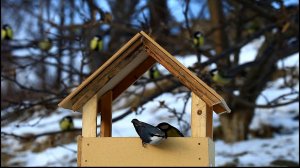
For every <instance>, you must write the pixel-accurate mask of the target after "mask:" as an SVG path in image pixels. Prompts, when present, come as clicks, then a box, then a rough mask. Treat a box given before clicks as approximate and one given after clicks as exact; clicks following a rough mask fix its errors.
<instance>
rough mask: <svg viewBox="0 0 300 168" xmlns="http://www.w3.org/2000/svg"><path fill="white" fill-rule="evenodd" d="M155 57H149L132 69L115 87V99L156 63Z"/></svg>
mask: <svg viewBox="0 0 300 168" xmlns="http://www.w3.org/2000/svg"><path fill="white" fill-rule="evenodd" d="M155 62H156V61H155V59H153V58H152V57H147V59H146V60H145V61H144V62H142V63H141V64H140V65H139V66H138V67H137V68H136V69H134V70H133V71H131V72H130V73H129V74H128V75H127V76H126V77H125V78H124V79H123V80H122V81H121V82H120V83H119V84H118V85H117V86H115V88H114V89H113V100H114V99H116V98H117V97H118V96H119V95H120V94H121V93H123V92H124V91H125V90H126V89H127V88H128V87H129V86H130V85H132V84H133V83H134V82H135V81H136V80H138V79H139V78H140V77H141V76H142V75H143V74H144V73H145V72H146V71H147V70H148V69H149V68H150V67H151V66H152V65H153V64H154V63H155Z"/></svg>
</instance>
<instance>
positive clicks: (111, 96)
mask: <svg viewBox="0 0 300 168" xmlns="http://www.w3.org/2000/svg"><path fill="white" fill-rule="evenodd" d="M156 62H158V63H160V64H161V65H162V66H164V67H165V68H166V69H167V70H168V71H170V73H171V74H173V75H174V76H175V77H176V78H177V79H178V80H179V81H180V82H181V83H182V84H183V85H185V86H186V87H187V88H188V89H190V90H191V92H192V112H191V113H192V114H191V131H192V135H191V137H169V138H168V139H167V140H165V141H163V142H162V143H161V144H160V145H158V146H154V145H148V146H147V147H146V148H143V147H142V145H141V140H140V138H139V137H128V138H126V137H111V128H112V102H113V100H115V99H116V98H117V97H118V96H119V95H120V94H121V93H122V92H123V91H125V90H126V89H127V88H128V87H129V86H130V85H132V84H133V83H134V82H135V81H136V80H137V79H138V78H139V77H140V76H141V75H143V74H144V73H145V72H146V71H147V70H148V69H149V68H151V66H152V65H153V64H154V63H156ZM59 106H60V107H63V108H66V109H71V110H73V111H80V112H82V136H79V137H78V156H77V163H78V166H172V167H173V166H174V167H175V166H214V160H215V156H214V155H215V153H214V151H215V150H214V143H213V141H212V138H213V126H212V115H213V111H215V112H216V113H217V114H221V113H224V112H230V109H229V108H228V106H227V104H226V103H225V101H224V100H223V98H222V97H221V96H220V95H218V94H217V93H216V92H215V91H214V90H213V89H211V88H210V87H209V86H207V85H206V84H205V83H204V82H203V81H201V80H200V79H199V78H198V77H197V76H196V75H194V74H193V72H191V71H190V70H188V69H187V68H186V67H185V66H184V65H182V64H181V63H180V62H178V61H177V60H176V58H175V57H174V56H172V55H171V54H170V53H168V52H167V51H166V50H164V49H163V48H162V47H161V46H160V45H159V44H157V43H156V42H155V41H154V40H153V39H152V38H151V37H149V36H148V35H147V34H146V33H145V32H143V31H141V32H139V33H137V34H136V35H135V36H134V37H133V38H132V39H130V40H129V41H128V42H127V43H126V44H125V45H124V46H123V47H122V48H121V49H120V50H119V51H117V52H116V53H115V54H114V55H113V56H112V57H111V58H110V59H109V60H108V61H107V62H105V63H104V64H103V65H102V66H101V67H100V68H99V69H97V70H96V71H95V72H94V73H93V74H92V75H91V76H89V77H88V78H87V79H86V80H85V81H84V82H83V83H82V84H81V85H79V86H78V87H77V89H76V90H74V91H73V92H72V93H71V94H70V95H68V96H67V97H66V98H65V99H64V100H62V101H61V102H60V103H59ZM100 112H101V132H100V137H97V136H96V123H97V122H96V119H97V113H100ZM128 124H131V123H128ZM132 129H134V127H132Z"/></svg>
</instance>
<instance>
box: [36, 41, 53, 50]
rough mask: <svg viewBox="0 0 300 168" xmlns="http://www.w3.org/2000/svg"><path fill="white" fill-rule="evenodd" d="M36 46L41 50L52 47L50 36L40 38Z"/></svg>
mask: <svg viewBox="0 0 300 168" xmlns="http://www.w3.org/2000/svg"><path fill="white" fill-rule="evenodd" d="M38 47H39V48H40V49H41V50H43V51H49V50H50V49H51V47H52V40H51V39H50V38H45V39H42V40H40V41H39V42H38Z"/></svg>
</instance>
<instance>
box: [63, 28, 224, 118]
mask: <svg viewBox="0 0 300 168" xmlns="http://www.w3.org/2000/svg"><path fill="white" fill-rule="evenodd" d="M156 62H158V63H160V64H161V65H162V66H164V67H165V68H166V69H167V70H168V71H169V72H170V73H171V74H172V75H174V76H175V77H176V78H177V79H178V80H179V81H180V82H181V83H182V84H183V85H185V86H186V87H187V88H189V89H190V90H191V91H192V92H194V93H195V94H196V95H197V96H198V97H199V98H200V99H202V100H203V101H204V102H205V103H206V104H207V105H208V106H212V107H213V110H214V111H215V112H216V113H217V114H220V113H224V112H230V109H229V107H228V106H227V104H226V102H225V101H224V99H223V98H222V97H221V96H220V95H219V94H217V93H216V92H215V91H214V90H213V89H212V88H210V87H209V86H208V85H207V84H206V83H204V82H203V81H202V80H201V79H199V78H198V77H197V76H196V75H195V74H194V73H193V72H191V71H190V70H189V69H187V68H186V67H185V66H184V65H182V64H181V63H180V62H179V61H178V60H177V59H176V58H175V57H174V56H172V55H171V54H170V53H169V52H167V51H166V50H165V49H163V48H162V47H161V46H160V45H159V44H158V43H156V42H155V41H154V40H153V39H152V38H151V37H149V36H148V35H147V34H146V33H145V32H143V31H141V32H139V33H137V34H136V35H135V36H134V37H133V38H132V39H130V40H129V41H128V42H127V43H126V44H125V45H124V46H123V47H122V48H121V49H119V50H118V51H117V52H116V53H115V54H114V55H113V56H112V57H111V58H110V59H109V60H107V61H106V62H105V63H104V64H103V65H102V66H101V67H99V68H98V69H97V70H96V71H95V72H94V73H93V74H91V75H90V76H89V77H88V78H87V79H86V80H85V81H84V82H82V83H81V84H80V85H79V86H78V87H77V88H76V89H75V90H74V91H72V92H71V93H70V94H69V95H68V96H67V97H66V98H65V99H64V100H62V101H61V102H60V103H59V106H60V107H63V108H67V109H71V110H73V111H81V110H82V107H83V105H84V104H85V103H86V102H87V101H88V100H89V99H91V98H92V97H93V96H95V95H97V96H98V97H101V96H102V95H103V94H105V93H106V92H107V91H109V90H112V93H113V100H114V99H115V98H117V97H118V96H119V95H120V94H121V93H122V92H123V91H125V90H126V89H127V88H128V87H129V86H130V85H131V84H132V83H134V82H135V81H136V80H137V79H138V78H139V77H140V76H141V75H143V73H145V72H146V71H147V70H148V69H149V68H150V67H151V66H152V65H153V64H154V63H156Z"/></svg>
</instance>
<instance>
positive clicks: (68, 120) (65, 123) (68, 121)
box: [59, 116, 74, 131]
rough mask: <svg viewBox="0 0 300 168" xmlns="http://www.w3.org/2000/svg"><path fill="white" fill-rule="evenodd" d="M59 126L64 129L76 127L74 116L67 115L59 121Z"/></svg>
mask: <svg viewBox="0 0 300 168" xmlns="http://www.w3.org/2000/svg"><path fill="white" fill-rule="evenodd" d="M59 126H60V129H61V130H62V131H68V130H72V129H73V128H74V123H73V118H72V117H71V116H66V117H64V118H62V119H61V120H60V121H59Z"/></svg>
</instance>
